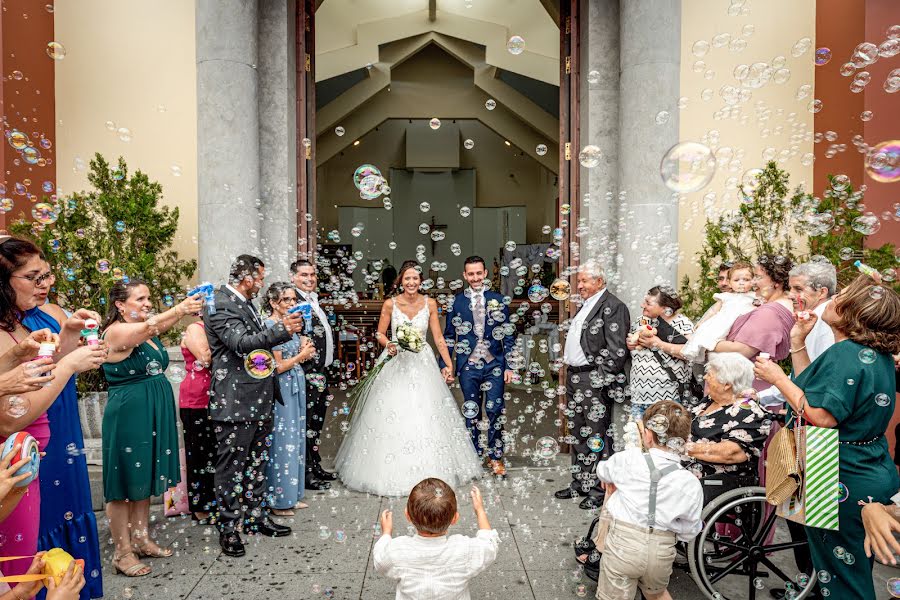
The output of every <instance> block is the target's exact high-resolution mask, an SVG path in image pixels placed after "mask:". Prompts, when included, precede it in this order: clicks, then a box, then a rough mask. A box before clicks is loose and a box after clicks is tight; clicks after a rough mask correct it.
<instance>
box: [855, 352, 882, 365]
mask: <svg viewBox="0 0 900 600" xmlns="http://www.w3.org/2000/svg"><path fill="white" fill-rule="evenodd" d="M858 356H859V361H860V362H861V363H863V364H864V365H871V364H872V363H874V362H875V359H876V358H878V355H877V354H876V353H875V351H874V350H872V349H871V348H863V349H862V350H860V351H859V355H858Z"/></svg>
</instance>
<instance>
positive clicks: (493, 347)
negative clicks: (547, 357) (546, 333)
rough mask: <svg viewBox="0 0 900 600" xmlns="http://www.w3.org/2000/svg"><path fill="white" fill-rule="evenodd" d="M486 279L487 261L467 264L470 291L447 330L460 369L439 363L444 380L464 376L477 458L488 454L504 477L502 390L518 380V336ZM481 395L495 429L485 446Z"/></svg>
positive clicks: (456, 302) (457, 302) (473, 259)
mask: <svg viewBox="0 0 900 600" xmlns="http://www.w3.org/2000/svg"><path fill="white" fill-rule="evenodd" d="M486 277H487V268H486V267H485V264H484V259H483V258H481V257H480V256H470V257H469V258H467V259H466V261H465V263H464V264H463V278H464V279H465V280H466V283H468V284H469V287H468V288H467V289H466V291H465V292H463V293H461V294H457V295H456V297H455V298H454V299H453V306H452V307H451V308H450V310H449V311H448V312H447V324H446V326H445V328H444V339H445V340H446V341H447V346H448V347H450V348H452V351H453V354H454V356H455V357H456V358H455V364H454V365H453V366H450V365H446V364H444V359H442V358H439V359H438V365H439V366H440V367H441V372H442V373H443V375H444V377H445V378H446V377H447V376H448V375H450V374H451V373H455V374H456V376H457V377H459V387H460V388H461V389H462V393H463V402H464V403H463V413H464V414H465V415H466V425H467V426H468V428H469V432H470V433H471V434H472V443H473V444H474V445H475V451H476V452H478V456H482V455H484V454H487V455H488V458H489V460H490V466H491V471H493V473H494V475H498V476H501V477H503V476H505V475H506V465H504V464H503V422H502V419H500V417H501V416H502V415H503V408H504V400H503V387H504V384H506V383H509V382H510V381H511V380H512V376H513V372H512V371H511V370H510V369H509V367H508V365H507V363H506V356H507V354H509V353H510V352H511V351H512V347H513V342H514V339H513V332H508V331H505V330H503V329H502V328H503V327H508V326H509V325H508V323H509V307H507V306H506V305H505V304H504V303H503V296H501V295H500V294H498V293H497V292H492V291H490V290H488V289H487V288H486V287H485V285H484V281H485V278H486ZM495 331H496V332H497V333H498V335H496V336H495V335H494V332H495ZM501 334H502V335H501ZM485 388H487V390H486V391H485ZM482 396H483V397H484V409H485V411H486V412H487V417H488V422H489V424H490V426H489V428H488V432H487V443H486V444H485V443H484V442H482V441H481V440H479V437H480V434H479V431H478V427H477V426H478V423H479V422H481V407H482ZM470 415H471V416H470Z"/></svg>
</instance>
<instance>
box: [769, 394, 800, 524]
mask: <svg viewBox="0 0 900 600" xmlns="http://www.w3.org/2000/svg"><path fill="white" fill-rule="evenodd" d="M803 406H804V407H805V406H806V398H805V397H804V402H803ZM789 425H790V423H785V426H784V427H782V428H781V429H779V430H778V433H776V434H775V435H774V436H773V437H772V441H771V442H769V448H768V450H767V454H766V502H768V503H769V504H771V505H773V506H780V505H781V504H783V503H785V502H787V501H788V500H789V499H791V498H792V497H793V496H795V495H797V492H798V490H800V489H801V485H802V484H803V470H802V469H801V466H800V455H801V454H802V448H803V437H804V432H805V430H804V427H803V410H802V407H801V410H800V414H798V415H796V416H795V417H794V427H793V428H791V427H789Z"/></svg>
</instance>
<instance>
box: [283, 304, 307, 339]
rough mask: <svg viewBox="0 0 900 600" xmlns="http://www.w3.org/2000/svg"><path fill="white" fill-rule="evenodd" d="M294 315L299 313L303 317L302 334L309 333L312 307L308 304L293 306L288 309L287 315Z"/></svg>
mask: <svg viewBox="0 0 900 600" xmlns="http://www.w3.org/2000/svg"><path fill="white" fill-rule="evenodd" d="M295 313H300V315H301V316H302V317H303V320H304V321H305V322H306V327H305V329H304V332H305V333H309V332H310V331H311V330H312V305H311V304H310V303H309V302H301V303H299V304H295V305H294V306H292V307H291V308H289V309H288V314H289V315H293V314H295Z"/></svg>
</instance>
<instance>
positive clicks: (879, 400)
mask: <svg viewBox="0 0 900 600" xmlns="http://www.w3.org/2000/svg"><path fill="white" fill-rule="evenodd" d="M875 404H877V405H878V406H880V407H881V408H885V407H887V406H890V405H891V398H890V396H888V395H887V394H885V393H884V392H881V393H879V394H875Z"/></svg>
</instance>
